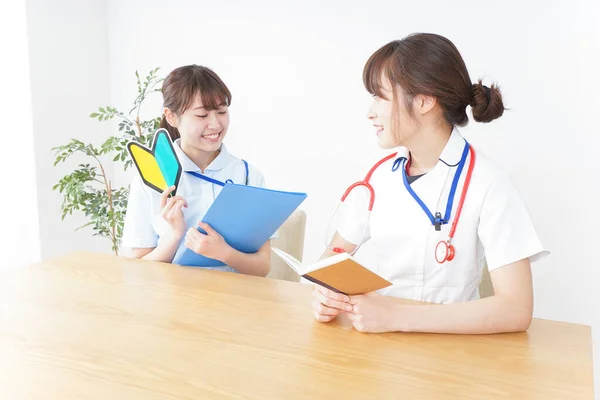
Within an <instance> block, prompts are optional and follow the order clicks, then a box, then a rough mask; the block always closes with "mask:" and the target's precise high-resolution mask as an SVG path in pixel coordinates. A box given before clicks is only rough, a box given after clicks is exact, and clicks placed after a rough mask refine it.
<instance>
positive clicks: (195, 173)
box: [185, 171, 233, 186]
mask: <svg viewBox="0 0 600 400" xmlns="http://www.w3.org/2000/svg"><path fill="white" fill-rule="evenodd" d="M185 172H187V173H188V174H190V175H193V176H195V177H196V178H200V179H202V180H205V181H207V182H210V183H214V184H215V185H219V186H225V183H233V182H232V181H231V180H230V179H227V181H226V182H221V181H218V180H216V179H213V178H209V177H208V176H206V175H202V174H200V173H198V172H196V171H185Z"/></svg>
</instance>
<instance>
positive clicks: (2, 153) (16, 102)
mask: <svg viewBox="0 0 600 400" xmlns="http://www.w3.org/2000/svg"><path fill="white" fill-rule="evenodd" d="M0 54H3V61H2V62H0V76H1V77H2V78H3V84H2V95H1V96H0V110H3V112H4V118H3V121H2V131H3V132H2V133H3V139H4V145H2V146H0V182H2V185H3V190H2V195H0V210H2V217H1V218H0V221H1V222H0V228H1V229H2V232H3V235H2V236H3V237H2V240H0V268H2V267H10V266H18V265H26V264H29V263H32V262H37V261H39V259H40V230H39V225H38V193H37V190H36V184H35V183H36V180H35V179H36V171H35V160H34V153H33V143H34V138H33V128H32V122H31V120H32V117H31V95H30V82H29V56H28V54H27V18H26V11H25V0H21V1H13V2H10V3H9V4H6V5H4V4H3V5H2V12H0ZM4 56H7V59H6V60H5V58H4Z"/></svg>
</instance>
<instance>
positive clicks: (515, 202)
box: [478, 175, 548, 271]
mask: <svg viewBox="0 0 600 400" xmlns="http://www.w3.org/2000/svg"><path fill="white" fill-rule="evenodd" d="M478 235H479V240H480V241H481V243H482V245H483V249H484V252H485V258H486V261H487V264H488V268H489V270H490V271H492V270H494V269H497V268H500V267H502V266H505V265H508V264H512V263H514V262H517V261H519V260H522V259H525V258H529V259H530V261H531V262H535V261H537V260H539V259H541V258H543V257H544V256H546V255H547V254H548V252H547V251H546V250H545V249H544V247H543V246H542V243H541V241H540V239H539V237H538V235H537V233H536V231H535V227H534V226H533V222H532V221H531V217H530V215H529V212H528V210H527V207H526V206H525V203H524V202H523V199H522V198H521V196H520V195H519V193H518V191H517V188H516V187H515V185H514V183H513V182H512V180H511V179H510V178H509V177H508V176H506V175H502V176H498V177H497V178H496V179H495V180H494V181H493V182H492V183H491V184H490V186H489V187H488V189H487V192H486V194H485V198H484V201H483V205H482V209H481V213H480V219H479V227H478Z"/></svg>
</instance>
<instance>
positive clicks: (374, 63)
mask: <svg viewBox="0 0 600 400" xmlns="http://www.w3.org/2000/svg"><path fill="white" fill-rule="evenodd" d="M394 47H395V42H391V43H388V44H386V45H385V46H383V47H382V48H380V49H379V50H377V51H376V52H375V53H373V55H372V56H371V57H370V58H369V60H368V61H367V63H366V64H365V68H364V69H363V84H364V85H365V89H367V92H369V93H370V94H372V95H374V96H377V97H380V98H382V99H386V100H390V99H388V98H387V97H386V96H385V95H384V94H383V83H382V81H381V80H382V78H383V77H384V76H386V77H388V79H390V78H391V76H390V74H391V72H392V71H390V64H391V63H390V61H391V59H392V57H393V55H394V50H395V49H394ZM384 74H385V75H384ZM390 81H391V79H390ZM390 89H392V88H390Z"/></svg>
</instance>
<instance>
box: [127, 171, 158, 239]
mask: <svg viewBox="0 0 600 400" xmlns="http://www.w3.org/2000/svg"><path fill="white" fill-rule="evenodd" d="M152 218H153V210H152V197H151V196H150V193H148V191H147V190H146V188H145V187H144V186H143V184H142V181H141V179H140V177H139V176H138V175H137V174H136V175H135V176H134V177H133V180H132V182H131V186H130V188H129V200H128V203H127V213H126V214H125V226H124V227H123V237H122V238H121V245H122V246H123V247H130V248H150V247H156V246H157V245H158V235H157V233H156V232H155V230H154V227H153V226H152Z"/></svg>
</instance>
